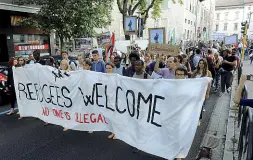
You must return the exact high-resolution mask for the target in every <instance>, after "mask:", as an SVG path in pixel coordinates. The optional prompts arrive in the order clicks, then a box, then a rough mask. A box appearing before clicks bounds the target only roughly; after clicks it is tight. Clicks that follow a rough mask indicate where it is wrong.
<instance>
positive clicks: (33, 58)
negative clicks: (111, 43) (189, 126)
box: [7, 48, 240, 158]
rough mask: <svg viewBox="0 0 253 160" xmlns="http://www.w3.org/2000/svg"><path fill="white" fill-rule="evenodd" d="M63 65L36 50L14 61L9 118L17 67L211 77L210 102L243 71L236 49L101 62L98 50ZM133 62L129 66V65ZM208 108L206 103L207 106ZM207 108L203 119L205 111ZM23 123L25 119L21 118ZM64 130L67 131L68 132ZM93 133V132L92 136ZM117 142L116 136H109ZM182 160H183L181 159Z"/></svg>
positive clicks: (144, 55) (11, 63) (9, 86)
mask: <svg viewBox="0 0 253 160" xmlns="http://www.w3.org/2000/svg"><path fill="white" fill-rule="evenodd" d="M61 57H62V59H61V61H55V60H54V58H53V57H49V58H48V59H46V60H45V59H42V58H41V57H40V51H39V50H35V51H34V52H33V54H32V55H29V57H28V60H27V61H26V60H25V59H24V58H21V57H20V58H14V57H12V58H10V60H9V68H8V81H7V90H8V91H9V92H10V93H11V94H10V95H11V110H10V112H9V113H7V115H9V116H10V115H12V114H14V108H15V102H16V94H15V87H14V80H13V79H14V77H13V67H24V66H25V65H29V64H35V63H39V64H41V65H48V66H51V67H56V68H58V69H60V70H64V71H67V72H68V71H75V70H89V71H94V72H101V73H107V74H119V75H122V76H127V77H132V78H138V79H154V80H155V79H157V78H163V79H187V78H203V77H211V78H213V81H212V82H211V83H210V84H209V87H208V89H207V91H206V95H205V99H206V100H207V99H208V98H209V94H210V90H211V89H212V88H213V89H214V91H215V92H217V91H218V89H219V88H220V89H221V92H220V96H222V95H223V94H225V92H227V93H229V92H230V91H231V84H232V79H233V78H232V77H233V72H234V71H235V70H236V69H237V68H238V67H239V64H240V59H239V56H237V50H236V49H232V50H230V49H225V50H213V49H207V50H205V51H203V50H201V49H198V48H189V49H187V50H186V52H185V54H179V55H178V56H169V55H159V54H156V55H153V54H150V53H148V52H147V51H140V50H134V51H132V52H131V53H130V54H129V55H125V54H123V55H122V56H119V55H118V54H117V52H115V53H113V54H112V55H111V56H110V57H109V58H108V59H100V58H99V54H98V51H97V50H93V51H92V58H84V57H83V56H81V55H79V56H78V57H77V61H74V60H69V56H68V52H66V51H63V52H61ZM127 61H129V64H128V63H127ZM204 104H205V103H204ZM204 104H203V107H202V112H201V115H200V120H199V125H200V122H201V118H202V113H203V112H204V111H205V108H204ZM19 119H22V117H19ZM67 130H68V129H67V128H64V131H67ZM89 133H93V132H89ZM108 138H110V139H116V135H115V134H114V133H112V134H111V135H109V136H108ZM178 158H181V157H178Z"/></svg>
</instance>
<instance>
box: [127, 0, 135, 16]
mask: <svg viewBox="0 0 253 160" xmlns="http://www.w3.org/2000/svg"><path fill="white" fill-rule="evenodd" d="M133 3H134V0H131V2H130V5H129V7H128V15H129V16H131V15H132V14H133V12H132V6H133Z"/></svg>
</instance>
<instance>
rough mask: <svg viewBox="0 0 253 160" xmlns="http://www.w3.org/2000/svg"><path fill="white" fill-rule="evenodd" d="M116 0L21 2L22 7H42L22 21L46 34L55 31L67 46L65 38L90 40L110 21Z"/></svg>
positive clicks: (41, 0) (31, 0)
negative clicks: (32, 5) (23, 5)
mask: <svg viewBox="0 0 253 160" xmlns="http://www.w3.org/2000/svg"><path fill="white" fill-rule="evenodd" d="M112 2H113V0H20V3H21V4H35V5H39V6H40V7H41V8H40V11H39V12H38V14H35V15H33V16H32V17H30V18H29V19H27V20H26V21H24V22H23V24H28V25H32V26H33V27H36V28H41V29H43V30H44V31H46V32H51V31H52V30H55V31H56V33H57V35H58V36H59V39H60V42H61V44H62V45H61V49H63V47H64V45H63V44H64V39H65V38H66V39H69V38H71V37H80V36H82V37H90V36H93V35H94V28H102V27H104V26H107V25H109V24H110V22H111V10H112Z"/></svg>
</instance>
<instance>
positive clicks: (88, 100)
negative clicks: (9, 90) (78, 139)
mask: <svg viewBox="0 0 253 160" xmlns="http://www.w3.org/2000/svg"><path fill="white" fill-rule="evenodd" d="M14 80H15V89H16V95H17V102H18V108H19V111H20V115H21V116H22V117H37V118H40V119H41V120H43V121H45V122H48V123H52V124H56V125H61V126H63V127H65V128H68V129H73V130H81V131H110V132H113V133H115V134H116V137H117V138H118V139H120V140H122V141H124V142H126V143H128V144H130V145H131V146H134V147H136V148H138V149H140V150H143V151H145V152H147V153H150V154H154V155H157V156H160V157H163V158H167V159H171V160H172V159H173V158H174V157H181V158H183V157H186V156H187V154H188V151H189V149H190V147H191V144H192V141H193V138H194V135H195V132H196V129H197V124H198V120H199V115H200V112H201V107H202V104H203V102H204V99H205V92H206V89H207V86H208V82H209V81H210V79H209V78H201V79H188V80H165V79H155V80H153V79H145V80H142V79H134V78H128V77H123V76H119V75H116V74H103V73H96V72H91V71H75V72H69V73H64V72H59V71H58V70H55V69H53V68H51V67H48V66H41V65H39V64H34V65H28V66H27V67H26V68H16V69H14ZM144 81H145V82H144Z"/></svg>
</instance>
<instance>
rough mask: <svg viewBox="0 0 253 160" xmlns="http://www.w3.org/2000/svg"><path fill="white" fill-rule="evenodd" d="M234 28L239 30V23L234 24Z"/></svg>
mask: <svg viewBox="0 0 253 160" xmlns="http://www.w3.org/2000/svg"><path fill="white" fill-rule="evenodd" d="M234 30H235V31H237V30H238V23H235V24H234Z"/></svg>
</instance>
